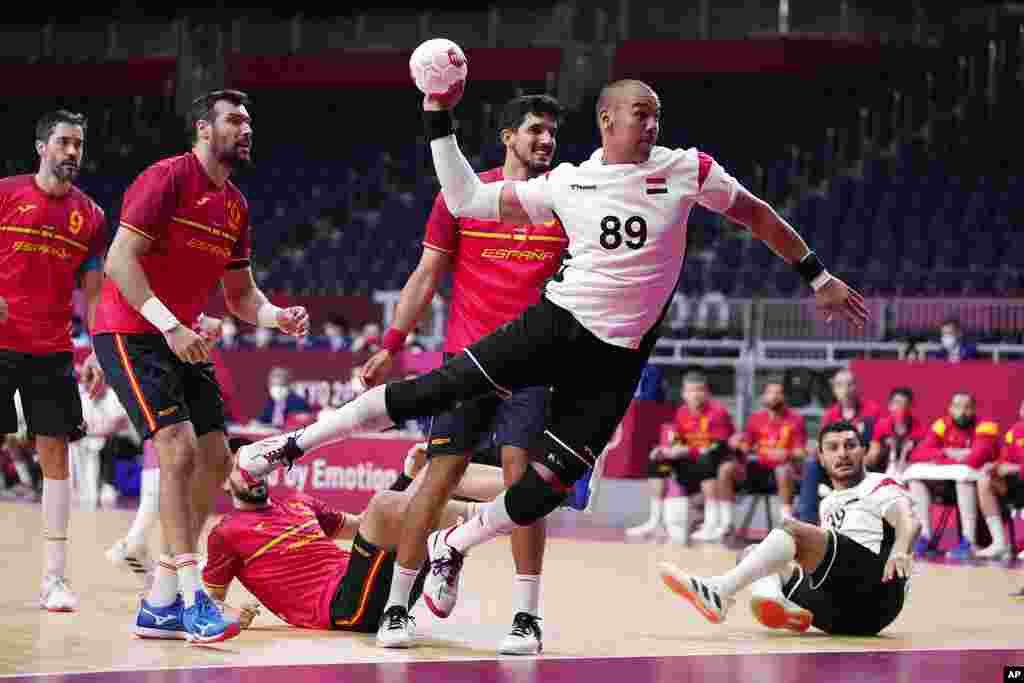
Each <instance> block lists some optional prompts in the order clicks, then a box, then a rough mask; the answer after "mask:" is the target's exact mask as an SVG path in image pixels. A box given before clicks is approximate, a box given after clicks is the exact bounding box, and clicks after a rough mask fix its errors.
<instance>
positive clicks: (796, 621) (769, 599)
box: [750, 576, 814, 633]
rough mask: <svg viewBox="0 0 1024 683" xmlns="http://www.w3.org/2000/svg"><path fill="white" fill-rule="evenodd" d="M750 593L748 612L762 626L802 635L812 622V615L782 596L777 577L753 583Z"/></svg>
mask: <svg viewBox="0 0 1024 683" xmlns="http://www.w3.org/2000/svg"><path fill="white" fill-rule="evenodd" d="M750 593H751V594H750V611H751V612H753V614H754V618H755V619H757V621H758V623H760V624H762V625H763V626H767V627H768V628H781V629H785V630H787V631H794V632H796V633H803V632H804V631H806V630H807V629H809V628H810V627H811V622H812V621H814V615H813V614H811V613H810V612H809V611H808V610H806V609H804V608H803V607H801V606H800V605H798V604H796V603H795V602H793V601H792V600H789V599H788V598H786V596H785V595H783V594H782V590H781V582H780V580H779V577H778V576H768V577H765V578H763V579H759V580H757V581H755V582H754V585H753V586H751V591H750Z"/></svg>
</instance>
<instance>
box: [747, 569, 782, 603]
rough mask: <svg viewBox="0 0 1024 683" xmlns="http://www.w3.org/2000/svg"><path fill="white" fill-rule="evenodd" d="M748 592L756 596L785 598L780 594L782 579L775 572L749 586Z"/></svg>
mask: <svg viewBox="0 0 1024 683" xmlns="http://www.w3.org/2000/svg"><path fill="white" fill-rule="evenodd" d="M750 592H751V593H752V594H757V595H764V596H772V597H782V598H784V597H785V596H784V595H783V594H782V577H781V576H779V575H778V573H776V572H772V573H771V574H769V575H768V576H765V577H762V578H760V579H758V580H757V581H755V582H753V583H752V584H750Z"/></svg>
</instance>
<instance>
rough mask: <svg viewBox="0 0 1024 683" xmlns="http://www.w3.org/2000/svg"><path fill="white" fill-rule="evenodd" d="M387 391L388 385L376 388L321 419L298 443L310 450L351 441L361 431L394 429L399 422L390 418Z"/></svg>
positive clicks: (305, 432)
mask: <svg viewBox="0 0 1024 683" xmlns="http://www.w3.org/2000/svg"><path fill="white" fill-rule="evenodd" d="M385 389H387V385H384V384H381V385H379V386H376V387H374V388H372V389H370V390H369V391H367V392H366V393H364V394H361V395H360V396H358V397H356V398H355V399H353V400H352V401H349V402H348V403H346V404H345V405H343V406H342V407H341V408H338V409H337V410H334V411H332V412H330V413H328V414H327V415H325V416H324V417H321V418H320V419H319V420H317V421H316V422H314V423H313V424H311V425H310V426H308V427H306V428H305V430H303V432H302V434H300V435H299V438H298V439H296V440H295V443H296V444H298V446H299V448H301V449H302V450H303V451H308V450H310V449H311V448H316V447H317V446H320V445H322V444H325V443H328V442H330V441H340V440H341V439H347V438H348V437H349V436H351V435H352V432H354V431H356V430H357V429H358V430H362V431H371V432H376V431H381V430H383V429H387V428H388V427H391V426H392V425H394V424H395V423H394V422H392V421H391V418H390V417H388V410H387V405H386V403H385V400H384V397H385V393H384V392H385Z"/></svg>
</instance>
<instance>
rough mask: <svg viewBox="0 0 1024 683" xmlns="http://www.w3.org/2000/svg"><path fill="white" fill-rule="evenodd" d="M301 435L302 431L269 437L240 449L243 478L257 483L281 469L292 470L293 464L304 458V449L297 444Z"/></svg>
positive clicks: (239, 459) (239, 466) (239, 461)
mask: <svg viewBox="0 0 1024 683" xmlns="http://www.w3.org/2000/svg"><path fill="white" fill-rule="evenodd" d="M300 434H302V430H301V429H300V430H297V431H294V432H288V433H287V434H278V435H276V436H268V437H267V438H265V439H261V440H259V441H257V442H255V443H250V444H246V445H245V446H242V447H241V448H239V449H238V469H239V470H241V472H242V476H243V477H246V478H247V479H250V478H251V479H252V481H251V482H250V483H255V481H256V480H259V479H262V478H263V477H265V476H267V475H268V474H270V473H271V472H273V471H274V470H276V469H277V468H279V467H288V468H290V467H291V466H292V463H294V462H295V461H296V460H297V459H298V458H300V457H301V456H302V449H300V448H299V446H298V444H297V443H296V442H295V440H296V439H297V438H298V437H299V435H300ZM247 475H248V476H247Z"/></svg>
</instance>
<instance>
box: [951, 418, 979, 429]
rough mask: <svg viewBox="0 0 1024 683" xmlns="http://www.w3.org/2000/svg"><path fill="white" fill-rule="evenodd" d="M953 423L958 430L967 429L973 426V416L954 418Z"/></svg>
mask: <svg viewBox="0 0 1024 683" xmlns="http://www.w3.org/2000/svg"><path fill="white" fill-rule="evenodd" d="M953 423H954V424H955V425H956V426H957V427H959V428H960V429H967V428H968V427H972V426H974V416H971V417H966V416H964V417H954V418H953Z"/></svg>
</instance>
